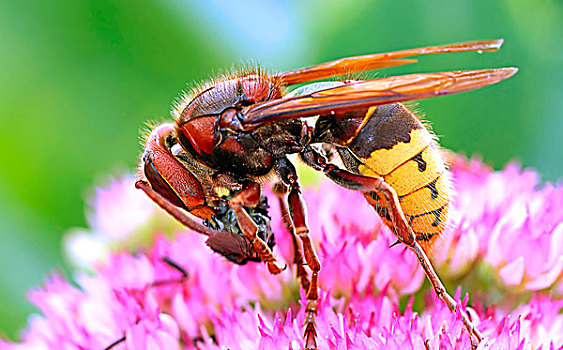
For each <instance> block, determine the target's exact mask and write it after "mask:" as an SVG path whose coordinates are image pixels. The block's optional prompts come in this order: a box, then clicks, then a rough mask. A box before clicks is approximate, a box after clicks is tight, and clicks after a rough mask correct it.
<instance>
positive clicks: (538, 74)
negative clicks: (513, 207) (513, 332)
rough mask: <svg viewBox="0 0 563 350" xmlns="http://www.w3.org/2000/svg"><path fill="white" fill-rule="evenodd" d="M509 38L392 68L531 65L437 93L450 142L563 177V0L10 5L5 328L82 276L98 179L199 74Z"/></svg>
mask: <svg viewBox="0 0 563 350" xmlns="http://www.w3.org/2000/svg"><path fill="white" fill-rule="evenodd" d="M494 38H504V39H505V45H504V47H503V49H502V50H501V51H500V52H497V53H489V54H483V55H478V54H472V53H465V54H449V55H437V56H433V57H424V58H421V62H420V63H419V64H417V65H409V66H404V67H397V68H393V69H388V70H385V71H383V73H382V74H385V75H391V74H397V73H401V74H402V73H411V72H422V71H438V70H451V69H472V68H485V67H499V66H517V67H519V68H520V72H519V73H518V74H517V75H516V76H515V77H514V78H512V79H510V80H509V81H506V82H504V83H502V84H499V85H495V86H492V87H489V88H486V89H482V90H479V91H474V92H469V93H465V94H461V95H455V96H449V97H442V98H437V99H432V100H428V101H423V102H421V103H420V105H419V106H420V107H419V109H420V110H421V111H423V112H424V113H425V114H426V115H427V118H428V119H429V120H431V121H432V123H433V126H434V130H435V132H436V133H437V134H438V135H443V136H442V138H441V143H442V145H443V146H445V147H447V148H450V149H452V150H455V151H459V152H465V153H466V154H481V155H483V157H484V159H485V161H487V162H489V163H490V164H492V165H494V166H495V168H500V167H502V166H503V165H504V164H505V163H506V162H508V161H510V160H514V159H515V160H519V161H520V162H521V163H522V164H523V165H524V166H526V167H534V168H536V169H538V171H539V172H540V173H541V174H542V179H543V180H548V181H555V180H557V179H558V178H559V177H560V176H561V175H562V174H563V162H562V156H563V151H562V150H563V137H562V135H563V84H562V83H561V81H563V69H562V63H563V60H562V58H563V55H562V53H563V52H562V51H563V39H562V38H563V3H562V2H561V1H559V0H553V1H547V0H546V1H541V0H540V1H530V0H463V1H453V2H451V1H447V2H438V1H436V2H434V1H416V0H411V1H396V0H381V1H368V0H347V1H327V0H322V1H321V0H315V1H280V2H275V1H268V0H262V1H259V0H256V1H252V2H237V3H235V2H229V1H223V2H221V1H207V2H204V1H201V2H199V1H198V2H195V1H194V2H188V1H180V0H161V1H117V0H113V1H111V0H91V1H70V0H66V1H37V0H36V1H25V0H23V1H3V2H1V3H0V50H1V54H0V82H1V84H0V118H1V123H0V127H1V131H2V132H1V135H0V269H1V271H0V284H1V285H0V334H4V335H6V336H8V337H10V338H12V339H14V338H17V336H18V334H19V332H20V330H21V329H22V328H23V327H24V326H25V324H26V322H27V321H26V320H27V316H28V315H29V313H31V312H32V311H33V309H32V307H31V306H30V305H29V304H28V302H27V300H26V292H25V291H26V290H28V289H29V288H32V287H33V286H37V285H39V284H41V283H42V281H43V280H44V279H45V277H46V276H47V274H48V273H49V272H53V271H68V270H67V268H65V263H64V261H63V258H62V252H61V243H60V242H61V236H62V235H63V233H64V232H65V230H67V229H68V228H70V227H75V226H85V225H86V221H85V216H84V208H85V198H86V195H87V193H88V189H89V188H91V186H92V185H93V184H95V183H96V182H99V181H100V179H102V180H103V179H107V178H108V177H109V175H110V174H115V173H118V172H123V171H127V170H129V169H134V167H135V166H136V163H137V158H138V154H139V152H140V151H141V148H140V145H139V141H138V137H139V128H140V127H141V126H142V124H143V122H144V121H145V120H150V119H164V118H166V117H168V116H169V108H170V104H171V102H172V101H173V99H174V98H175V97H176V96H177V95H178V93H179V92H180V90H182V89H183V88H184V87H185V84H186V83H189V82H192V81H199V80H201V79H205V78H206V77H208V76H209V75H210V74H213V72H215V73H220V72H222V71H223V69H225V68H230V67H231V66H232V64H233V63H240V62H247V61H249V60H253V61H258V62H261V63H262V64H263V65H264V66H265V67H267V68H270V69H277V70H288V69H294V68H299V67H302V66H305V65H310V64H315V63H320V62H323V61H326V60H330V59H335V58H340V57H344V56H351V55H358V54H366V53H373V52H382V51H389V50H395V49H404V48H412V47H418V46H424V45H434V44H445V43H454V42H460V41H466V40H476V39H494Z"/></svg>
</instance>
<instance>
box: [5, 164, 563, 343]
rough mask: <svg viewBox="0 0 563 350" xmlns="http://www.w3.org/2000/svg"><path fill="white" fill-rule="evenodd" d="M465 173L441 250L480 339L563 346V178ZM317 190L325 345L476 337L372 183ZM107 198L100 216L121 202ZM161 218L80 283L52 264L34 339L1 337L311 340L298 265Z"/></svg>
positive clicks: (468, 169) (285, 255)
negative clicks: (374, 198) (253, 259)
mask: <svg viewBox="0 0 563 350" xmlns="http://www.w3.org/2000/svg"><path fill="white" fill-rule="evenodd" d="M452 173H453V177H454V179H455V183H456V189H457V192H458V195H457V197H456V199H455V201H454V203H453V206H454V210H453V212H454V215H452V219H451V222H452V223H451V225H450V227H449V228H448V230H447V231H448V232H447V233H446V234H445V236H446V237H445V238H444V239H443V240H442V242H441V243H440V245H439V247H437V248H436V250H435V256H434V258H435V259H434V260H435V262H436V263H437V265H438V267H439V269H440V270H441V274H442V277H443V280H444V282H445V283H446V285H458V284H459V283H460V282H461V287H462V288H463V290H467V291H470V292H471V294H472V305H473V307H472V308H469V307H468V308H467V310H468V312H469V313H470V315H471V317H472V319H473V320H474V322H475V323H476V325H477V327H478V328H479V330H480V331H481V332H482V333H483V334H484V336H485V338H486V339H485V340H484V341H483V342H482V343H481V344H480V345H479V349H544V350H547V349H563V300H559V299H556V298H557V297H558V296H560V295H561V288H562V287H561V285H562V283H561V281H562V280H563V275H562V272H561V266H559V265H560V264H561V262H560V261H561V260H562V259H563V251H562V249H563V244H562V243H563V242H562V241H561V240H562V238H563V232H562V231H563V209H562V208H563V203H562V201H563V186H552V185H549V184H548V185H544V186H543V187H539V185H538V179H537V175H536V174H535V173H534V172H532V171H521V170H520V169H519V168H518V167H516V166H514V165H509V166H508V167H507V168H506V169H505V170H503V171H500V172H493V171H491V170H489V169H487V168H485V167H484V166H483V165H482V164H481V163H480V162H478V161H476V160H471V161H469V162H467V161H466V160H462V159H458V160H456V161H455V162H454V164H453V166H452ZM127 181H129V182H130V186H133V184H132V181H131V180H127ZM127 181H125V182H124V183H126V182H127ZM124 190H125V191H128V187H127V186H122V187H120V186H116V187H114V192H111V191H110V192H107V193H106V194H108V195H110V196H112V197H114V200H115V201H117V202H119V201H120V200H123V198H122V196H123V195H124V194H123V193H122V192H123V191H124ZM304 199H305V201H306V203H307V206H308V212H309V224H310V228H311V236H312V238H313V240H314V242H315V243H316V246H317V251H318V254H319V258H320V260H321V263H322V266H323V267H322V270H321V273H320V286H321V289H322V290H321V297H320V301H319V305H318V314H317V318H316V326H317V331H318V338H317V341H318V345H319V348H320V349H426V348H429V349H468V348H470V340H469V337H468V335H467V333H466V331H465V329H464V327H463V324H462V322H461V318H460V315H459V314H454V313H451V312H450V311H449V310H448V309H447V307H446V306H445V305H444V304H443V303H442V302H441V301H439V300H438V299H436V297H434V295H433V293H432V292H431V291H430V290H428V288H426V287H423V282H424V279H425V277H424V275H423V273H422V271H421V269H420V268H419V266H418V262H417V260H416V258H415V257H414V255H413V254H412V253H411V252H410V251H408V250H405V249H404V248H403V247H400V246H397V247H393V248H389V245H390V244H391V243H392V242H393V241H394V240H395V239H394V237H393V235H392V234H391V232H390V231H389V230H388V229H387V228H386V227H385V226H384V225H383V224H382V223H381V221H380V220H379V218H378V217H377V214H376V213H375V212H374V210H373V209H372V208H371V207H369V205H367V203H366V201H365V200H364V198H363V196H362V195H361V194H360V193H356V192H353V191H348V190H345V189H342V188H339V187H338V186H336V185H334V184H331V183H330V182H328V180H326V181H324V182H322V184H321V185H320V188H319V189H309V190H306V191H305V192H304ZM110 202H111V201H110ZM269 203H270V206H271V208H270V214H271V215H272V228H273V230H274V232H276V247H275V249H274V254H275V255H276V256H277V257H279V259H280V260H281V262H286V263H287V262H290V261H292V254H293V252H292V243H291V238H290V235H289V233H288V232H287V231H286V229H285V227H284V225H283V223H282V222H281V218H280V215H279V210H278V208H277V200H276V198H275V197H272V196H270V198H269ZM94 208H95V211H94V213H93V216H94V218H93V219H92V222H101V221H96V219H95V217H96V216H97V215H99V216H100V217H112V215H113V214H112V213H111V210H116V209H108V207H107V206H105V205H102V204H100V206H99V207H98V206H96V205H94ZM124 208H127V207H126V206H125V207H121V208H119V211H120V212H122V211H123V209H124ZM108 211H110V212H108ZM150 215H153V216H154V215H155V214H154V213H151V214H150ZM158 215H160V214H158ZM158 215H157V216H158ZM120 220H121V219H116V221H114V222H121V221H120ZM124 220H126V218H125V219H124ZM157 221H158V223H156V224H155V219H154V217H153V219H151V220H140V221H139V224H138V226H137V227H132V228H131V227H128V228H127V230H128V231H129V232H133V233H132V234H134V232H136V231H146V230H147V227H149V228H150V230H151V231H152V232H153V233H155V234H156V238H154V243H153V244H152V247H150V248H149V249H148V250H146V251H145V252H144V253H141V252H138V253H137V254H135V255H132V254H131V253H127V252H120V253H111V254H108V255H105V256H103V257H101V258H102V259H100V260H98V263H97V266H96V268H95V270H96V273H95V274H94V275H88V274H85V273H82V274H79V275H78V277H77V278H76V286H74V285H71V284H70V283H68V282H65V281H63V280H62V279H61V278H60V277H58V276H53V277H51V279H50V280H49V281H48V282H47V283H46V285H45V286H44V287H43V288H42V289H38V290H35V291H33V292H31V294H30V298H31V301H32V303H34V304H35V305H36V306H37V307H38V308H39V310H40V312H41V315H34V316H32V317H31V318H30V323H29V327H28V329H27V330H26V331H25V332H24V334H23V339H22V343H9V342H1V341H0V348H6V349H55V348H56V349H77V348H78V349H104V348H106V347H108V346H110V345H112V344H114V345H113V347H112V349H125V348H127V349H191V348H197V349H225V348H229V349H233V350H235V349H301V348H302V347H303V339H302V333H303V329H302V325H303V321H304V317H305V314H304V309H305V303H304V302H303V300H304V299H305V296H304V292H303V291H302V290H300V289H299V284H298V282H297V281H296V278H295V271H294V269H293V267H291V266H290V267H289V268H288V269H287V270H286V271H284V272H282V273H281V274H280V275H278V276H271V275H270V274H269V273H268V271H267V268H266V267H265V266H264V265H263V264H258V263H248V264H247V265H244V266H238V265H235V264H233V263H230V262H227V261H226V260H225V259H224V258H223V257H221V256H219V255H218V254H214V253H212V252H211V251H210V250H209V248H207V246H206V245H205V243H204V238H205V237H202V236H200V235H198V234H196V233H193V232H186V231H185V230H184V229H182V228H179V227H178V226H175V225H170V223H166V222H164V221H162V220H161V219H160V218H159V219H157ZM102 226H103V225H102V224H100V225H98V229H97V232H98V233H97V234H100V233H99V232H100V229H99V227H102ZM109 226H111V225H109ZM109 226H108V227H109ZM124 226H125V224H124ZM133 226H134V225H133ZM112 229H116V228H112ZM123 232H125V230H124V231H123ZM170 233H174V238H173V239H170V238H168V236H166V235H167V234H170ZM101 234H102V235H103V233H101ZM112 235H113V233H108V236H112ZM114 246H117V247H119V245H114ZM129 248H130V247H129ZM163 258H167V259H169V260H171V261H173V262H174V263H175V264H177V265H179V266H181V267H182V268H183V269H185V271H186V272H187V276H184V275H182V273H181V272H180V271H179V270H177V269H176V268H174V267H172V266H171V265H170V264H168V263H166V262H164V261H163V260H162V259H163ZM288 265H289V264H288ZM474 290H475V292H474ZM493 291H494V293H493ZM531 291H534V293H533V294H532V295H531V297H530V293H532V292H531ZM550 294H551V296H550ZM492 295H496V296H497V297H496V299H494V298H493V297H492ZM460 296H461V289H459V288H458V289H457V294H456V298H457V299H458V300H459V298H460ZM467 302H468V300H467V298H465V299H464V300H463V302H462V305H464V307H465V306H466V305H467ZM405 303H406V305H405ZM399 305H403V306H401V307H399Z"/></svg>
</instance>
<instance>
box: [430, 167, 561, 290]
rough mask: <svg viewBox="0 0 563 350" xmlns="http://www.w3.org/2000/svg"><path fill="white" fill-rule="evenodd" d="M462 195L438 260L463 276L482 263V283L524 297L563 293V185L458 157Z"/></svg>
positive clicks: (457, 173)
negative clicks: (534, 293) (530, 293)
mask: <svg viewBox="0 0 563 350" xmlns="http://www.w3.org/2000/svg"><path fill="white" fill-rule="evenodd" d="M452 172H453V175H454V179H455V183H456V189H457V192H458V193H457V197H456V198H455V200H454V203H453V205H454V210H453V211H454V212H455V213H456V214H454V215H453V217H452V220H451V222H452V223H451V225H450V227H449V230H448V231H447V232H446V233H445V236H446V238H445V239H444V241H443V242H442V243H443V244H442V245H441V246H439V247H438V249H437V250H436V254H435V259H436V262H437V264H438V266H439V267H440V270H442V272H443V273H446V274H448V275H450V276H452V277H457V278H459V277H460V276H463V275H464V274H466V273H467V272H468V269H469V268H471V267H472V266H473V265H474V264H475V263H476V262H479V264H480V265H481V267H479V268H477V269H475V268H473V272H474V273H475V272H477V276H476V277H478V279H479V280H481V281H483V282H484V283H490V281H489V280H490V276H487V275H479V271H481V272H484V271H491V270H492V271H494V277H495V279H494V281H495V284H496V285H497V287H498V288H501V289H504V290H507V291H509V292H510V293H522V292H524V291H526V290H528V291H536V290H542V289H546V288H552V290H553V291H554V292H555V293H556V294H557V295H563V287H562V280H563V186H560V185H559V186H553V185H552V184H549V183H548V184H544V185H540V183H539V177H538V175H537V174H536V173H535V172H534V171H532V170H520V168H519V167H518V166H517V165H515V164H510V165H508V166H507V167H506V168H505V169H504V170H503V171H500V172H493V171H492V170H490V169H488V168H486V167H484V166H483V164H482V163H480V162H479V161H477V160H475V159H472V160H470V161H469V162H467V161H466V160H464V159H462V158H456V159H455V162H454V163H453V165H452Z"/></svg>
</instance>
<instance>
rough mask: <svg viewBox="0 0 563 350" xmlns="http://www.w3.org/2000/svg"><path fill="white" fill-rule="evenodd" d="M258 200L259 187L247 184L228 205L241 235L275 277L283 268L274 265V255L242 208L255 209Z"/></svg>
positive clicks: (250, 182) (253, 183)
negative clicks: (250, 243)
mask: <svg viewBox="0 0 563 350" xmlns="http://www.w3.org/2000/svg"><path fill="white" fill-rule="evenodd" d="M259 200H260V185H259V184H258V183H256V182H252V181H249V182H247V183H246V184H245V185H244V186H243V188H242V190H241V191H240V192H238V193H237V194H235V195H234V196H233V198H232V199H231V200H230V201H229V205H230V206H231V208H233V211H234V212H235V216H236V219H237V223H238V225H239V227H240V229H241V231H242V232H243V234H244V235H245V236H246V237H247V238H248V239H249V240H250V242H252V244H253V246H254V250H256V252H257V253H258V255H259V256H260V260H262V261H264V262H265V263H266V264H267V266H268V271H270V273H271V274H273V275H277V274H279V273H280V272H282V271H283V270H284V269H285V267H284V268H281V267H279V266H278V265H277V264H276V258H275V257H274V254H273V253H272V251H271V250H270V248H269V247H268V245H267V244H266V242H264V241H263V240H262V239H261V238H260V237H258V226H257V225H256V223H255V222H254V220H252V217H251V216H250V215H249V214H248V212H247V211H246V209H244V206H247V207H255V206H257V205H258V202H259Z"/></svg>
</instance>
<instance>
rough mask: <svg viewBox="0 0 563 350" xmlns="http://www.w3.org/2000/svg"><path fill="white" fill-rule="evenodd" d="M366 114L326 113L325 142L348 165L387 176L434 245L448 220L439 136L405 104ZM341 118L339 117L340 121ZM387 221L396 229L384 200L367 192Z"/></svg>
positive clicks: (425, 243) (423, 240)
mask: <svg viewBox="0 0 563 350" xmlns="http://www.w3.org/2000/svg"><path fill="white" fill-rule="evenodd" d="M363 113H365V117H364V118H363V119H362V118H358V116H357V115H353V116H352V115H351V116H350V118H346V117H345V118H342V117H328V116H327V117H321V118H320V119H319V121H318V122H317V127H320V129H319V130H321V131H322V135H321V134H318V135H317V136H319V137H321V138H322V139H324V142H331V143H333V144H337V145H339V146H344V147H342V148H338V150H339V153H340V156H341V158H342V160H343V162H344V165H345V166H346V167H347V168H348V170H351V171H354V172H357V173H360V174H363V175H368V176H374V177H376V176H377V177H382V178H383V179H384V180H385V182H386V183H387V184H389V185H390V186H391V187H393V189H395V191H396V192H397V196H398V197H399V202H400V204H401V208H402V210H403V212H404V214H405V216H406V219H407V220H408V223H409V225H410V226H411V227H412V229H413V231H414V233H415V234H416V239H417V241H418V242H419V243H420V244H421V245H422V247H423V248H424V249H425V250H429V249H430V248H431V246H432V244H433V243H434V242H435V241H436V239H437V237H438V236H439V235H440V233H442V231H443V230H444V228H445V225H446V218H447V213H448V204H449V201H450V193H451V186H450V177H449V173H448V171H447V168H446V165H445V163H444V160H443V158H442V155H441V152H440V150H439V148H438V145H437V143H436V141H435V136H434V135H433V134H431V133H430V132H429V131H428V129H426V127H425V126H424V125H423V124H422V123H421V122H420V120H418V118H416V116H415V115H414V114H413V113H412V112H411V111H410V110H409V109H408V108H407V107H405V106H404V105H402V104H400V103H394V104H388V105H382V106H379V107H371V108H369V109H368V110H367V111H364V112H363ZM336 121H337V122H336ZM364 196H365V198H366V199H367V201H368V202H369V203H370V204H371V205H372V206H373V207H374V208H375V210H376V211H377V213H378V214H379V215H380V217H381V218H382V219H383V221H384V223H385V224H386V225H387V226H388V227H389V228H390V229H391V230H394V228H393V224H392V222H391V218H390V216H389V213H388V211H387V204H386V202H385V199H384V198H383V197H382V196H381V195H380V194H379V193H377V192H369V193H364Z"/></svg>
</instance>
